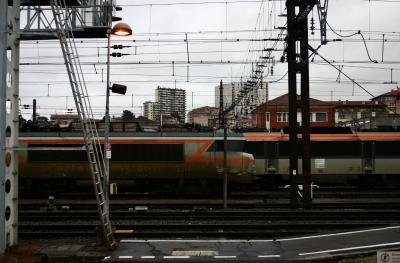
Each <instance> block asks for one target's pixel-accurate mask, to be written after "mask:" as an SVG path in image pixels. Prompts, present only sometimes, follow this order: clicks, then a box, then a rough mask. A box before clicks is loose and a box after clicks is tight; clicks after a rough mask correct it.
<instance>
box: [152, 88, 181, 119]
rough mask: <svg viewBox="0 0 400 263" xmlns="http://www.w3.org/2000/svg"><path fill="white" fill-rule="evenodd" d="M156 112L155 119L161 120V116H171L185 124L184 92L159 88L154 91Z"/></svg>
mask: <svg viewBox="0 0 400 263" xmlns="http://www.w3.org/2000/svg"><path fill="white" fill-rule="evenodd" d="M155 103H156V104H157V108H158V109H157V110H156V111H155V119H156V120H157V121H160V120H161V116H164V115H166V116H172V117H176V118H178V119H179V121H180V122H185V116H186V92H185V90H182V89H169V88H161V87H160V86H159V87H157V89H156V102H155Z"/></svg>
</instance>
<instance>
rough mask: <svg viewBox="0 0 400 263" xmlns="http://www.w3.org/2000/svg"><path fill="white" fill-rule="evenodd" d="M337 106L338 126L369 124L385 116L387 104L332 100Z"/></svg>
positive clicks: (371, 124)
mask: <svg viewBox="0 0 400 263" xmlns="http://www.w3.org/2000/svg"><path fill="white" fill-rule="evenodd" d="M331 103H332V105H334V107H335V124H336V126H364V127H366V126H369V128H373V127H372V126H374V124H373V123H374V121H373V120H376V119H382V118H384V117H385V115H387V114H386V110H385V105H383V104H382V103H378V102H377V101H348V100H345V101H341V100H339V101H332V102H331Z"/></svg>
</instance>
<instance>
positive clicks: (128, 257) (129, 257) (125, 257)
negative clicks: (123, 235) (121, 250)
mask: <svg viewBox="0 0 400 263" xmlns="http://www.w3.org/2000/svg"><path fill="white" fill-rule="evenodd" d="M118 258H119V259H132V258H133V256H119V257H118Z"/></svg>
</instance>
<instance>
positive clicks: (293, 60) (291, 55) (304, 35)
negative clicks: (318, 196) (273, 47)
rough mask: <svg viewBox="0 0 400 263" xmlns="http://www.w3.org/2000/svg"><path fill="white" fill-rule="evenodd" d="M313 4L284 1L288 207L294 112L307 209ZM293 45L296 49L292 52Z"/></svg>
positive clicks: (294, 197)
mask: <svg viewBox="0 0 400 263" xmlns="http://www.w3.org/2000/svg"><path fill="white" fill-rule="evenodd" d="M315 4H316V0H305V1H297V0H287V1H286V7H287V32H288V33H287V40H286V42H287V60H288V79H289V130H290V134H289V138H290V139H289V141H290V189H291V191H290V204H291V207H292V208H297V207H298V201H299V200H298V199H299V195H298V186H297V185H298V183H300V182H301V180H298V138H297V132H298V126H297V125H298V123H297V109H298V108H299V107H300V108H301V115H302V152H301V153H302V174H303V179H304V180H302V182H303V205H304V207H305V208H307V207H310V206H311V201H312V200H311V159H310V94H309V59H308V21H307V20H308V19H307V17H308V13H309V12H310V11H311V10H312V8H313V7H314V5H315ZM296 45H297V49H296ZM297 74H299V75H300V77H301V93H300V100H299V101H298V100H297Z"/></svg>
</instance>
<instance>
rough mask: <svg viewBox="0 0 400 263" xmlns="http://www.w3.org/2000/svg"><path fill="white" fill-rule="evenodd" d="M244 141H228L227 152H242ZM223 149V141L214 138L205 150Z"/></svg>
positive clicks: (221, 150)
mask: <svg viewBox="0 0 400 263" xmlns="http://www.w3.org/2000/svg"><path fill="white" fill-rule="evenodd" d="M243 148H244V141H228V152H243ZM223 151H224V141H223V140H216V141H214V143H213V144H212V145H211V146H210V147H209V148H208V149H207V152H223Z"/></svg>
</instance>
